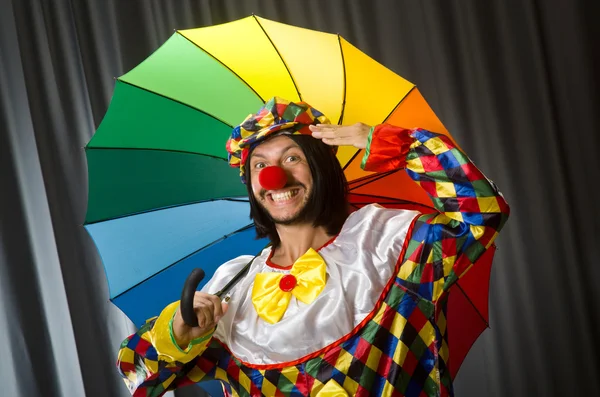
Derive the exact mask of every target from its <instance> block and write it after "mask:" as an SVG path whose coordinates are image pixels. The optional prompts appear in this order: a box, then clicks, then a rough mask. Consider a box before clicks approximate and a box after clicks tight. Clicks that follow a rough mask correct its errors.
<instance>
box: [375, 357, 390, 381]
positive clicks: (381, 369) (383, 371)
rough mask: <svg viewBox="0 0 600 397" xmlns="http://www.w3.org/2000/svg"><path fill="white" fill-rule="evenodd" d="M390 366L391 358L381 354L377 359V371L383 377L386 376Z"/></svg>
mask: <svg viewBox="0 0 600 397" xmlns="http://www.w3.org/2000/svg"><path fill="white" fill-rule="evenodd" d="M391 367H392V358H391V357H390V356H388V355H386V354H382V355H381V358H380V359H379V365H378V366H377V373H378V374H379V375H381V376H383V377H386V376H387V375H388V374H389V373H390V368H391Z"/></svg>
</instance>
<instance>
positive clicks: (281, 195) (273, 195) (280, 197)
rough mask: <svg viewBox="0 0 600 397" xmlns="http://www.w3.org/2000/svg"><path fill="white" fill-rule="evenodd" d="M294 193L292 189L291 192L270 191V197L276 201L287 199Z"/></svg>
mask: <svg viewBox="0 0 600 397" xmlns="http://www.w3.org/2000/svg"><path fill="white" fill-rule="evenodd" d="M295 195H296V191H293V192H292V191H288V192H284V193H271V198H272V199H273V201H275V202H278V201H285V200H289V199H291V198H292V197H293V196H295Z"/></svg>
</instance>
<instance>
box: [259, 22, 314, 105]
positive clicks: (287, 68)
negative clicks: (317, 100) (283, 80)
mask: <svg viewBox="0 0 600 397" xmlns="http://www.w3.org/2000/svg"><path fill="white" fill-rule="evenodd" d="M252 18H254V20H255V21H256V23H257V24H258V26H259V27H260V29H261V30H262V31H263V33H264V34H265V36H267V39H268V40H269V43H271V46H273V49H274V50H275V52H276V53H277V55H278V56H279V59H281V63H283V66H284V67H285V70H286V71H287V72H288V75H289V76H290V79H292V84H294V88H295V89H296V92H297V93H298V98H300V101H302V94H300V90H299V89H298V85H297V84H296V80H294V76H292V72H291V71H290V68H289V67H288V65H287V63H285V60H284V59H283V57H282V56H281V53H280V52H279V50H278V49H277V46H275V43H273V40H271V37H270V36H269V34H268V33H267V31H266V30H265V28H264V27H263V26H262V24H261V23H260V21H259V20H258V18H256V15H254V14H252Z"/></svg>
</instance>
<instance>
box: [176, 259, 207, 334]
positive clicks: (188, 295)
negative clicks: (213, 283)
mask: <svg viewBox="0 0 600 397" xmlns="http://www.w3.org/2000/svg"><path fill="white" fill-rule="evenodd" d="M203 278H204V270H202V269H200V268H196V269H194V270H192V272H191V273H190V275H189V276H188V278H187V279H186V280H185V284H183V290H182V291H181V301H180V302H179V307H180V309H181V317H183V322H184V323H186V324H187V325H189V326H190V327H197V326H198V318H197V317H196V312H195V311H194V295H195V293H196V288H198V285H199V284H200V281H202V279H203Z"/></svg>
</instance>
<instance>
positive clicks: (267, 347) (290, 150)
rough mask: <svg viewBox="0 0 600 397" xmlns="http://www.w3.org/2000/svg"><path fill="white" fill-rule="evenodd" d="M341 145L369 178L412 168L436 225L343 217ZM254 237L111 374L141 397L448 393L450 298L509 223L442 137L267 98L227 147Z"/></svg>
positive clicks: (134, 344)
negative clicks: (333, 117) (198, 391)
mask: <svg viewBox="0 0 600 397" xmlns="http://www.w3.org/2000/svg"><path fill="white" fill-rule="evenodd" d="M340 145H352V146H354V147H357V148H361V149H366V150H365V157H364V159H363V164H362V166H363V168H364V169H365V170H370V171H378V172H383V171H389V170H395V169H399V168H405V169H406V172H407V173H408V175H409V176H410V177H411V178H412V179H414V180H415V182H417V183H419V184H420V185H421V187H422V188H423V189H424V190H425V191H426V192H427V193H428V194H429V195H430V196H431V197H432V201H433V203H434V204H435V206H436V209H437V211H438V212H437V213H435V214H427V215H423V214H421V213H419V212H416V211H409V210H399V209H386V208H383V207H380V206H378V205H367V206H365V207H363V208H361V209H360V210H358V211H355V212H353V213H350V211H349V209H348V203H347V183H346V180H345V178H344V174H343V171H342V169H341V167H340V165H339V163H338V161H337V159H336V157H335V149H336V147H337V146H340ZM227 151H228V152H229V154H230V156H229V161H230V164H231V165H232V166H235V167H239V168H240V176H241V179H242V182H243V183H246V185H247V188H248V195H249V198H250V204H251V213H250V216H251V217H252V219H253V220H254V222H255V225H256V230H257V233H258V235H259V237H265V236H266V237H268V238H269V239H270V240H271V244H270V246H269V247H267V248H265V249H264V250H263V251H262V252H261V253H260V254H259V255H257V256H256V257H255V258H254V260H253V261H252V264H251V266H250V268H249V270H248V273H247V274H246V276H245V277H244V278H242V279H241V281H240V282H238V283H237V284H236V285H235V287H234V288H233V289H232V290H231V291H230V293H229V295H228V303H224V302H222V300H221V299H220V298H219V297H217V296H215V295H214V294H215V293H216V292H217V291H220V290H221V289H222V288H223V287H224V286H225V285H226V284H227V283H228V282H229V281H230V280H231V279H232V278H233V277H234V276H236V274H238V273H239V272H240V271H241V270H242V269H243V268H244V266H245V265H246V264H247V263H248V262H249V261H250V260H252V259H253V258H252V256H242V257H238V258H235V259H232V260H231V261H229V262H227V263H225V264H223V265H222V266H221V267H220V268H219V269H218V270H217V271H216V273H215V275H214V276H213V277H212V279H211V280H210V281H209V282H208V283H207V284H206V286H205V287H204V288H203V290H202V291H201V292H196V294H195V297H194V310H195V314H196V317H197V320H198V326H197V327H192V326H189V325H186V324H185V322H184V321H183V319H182V316H181V313H180V310H179V302H174V303H172V304H170V305H169V306H167V307H166V308H165V309H164V310H163V311H162V313H161V314H160V316H158V317H157V318H155V319H153V320H151V321H149V322H148V323H147V324H146V325H145V326H143V327H142V328H141V329H140V330H139V331H138V332H137V333H136V334H134V335H132V336H130V337H129V338H127V339H126V340H125V341H124V342H123V344H122V346H121V350H120V352H119V363H118V365H119V368H120V370H121V373H122V374H123V376H124V378H125V381H126V383H127V385H128V386H129V388H130V390H131V392H132V393H133V394H134V395H139V396H158V395H162V394H163V393H164V392H165V391H167V390H170V389H173V388H176V387H180V386H183V385H187V384H191V383H196V382H200V381H203V380H209V379H219V380H222V381H224V382H225V383H228V384H229V385H230V386H231V390H232V392H233V393H234V395H243V396H247V395H251V396H322V397H324V396H350V395H356V396H371V395H372V396H391V395H394V396H448V395H453V390H452V384H451V380H450V375H449V372H448V369H447V361H448V357H449V351H448V346H447V345H446V343H445V337H446V327H445V302H446V300H445V299H442V298H443V297H444V296H446V293H447V292H448V291H449V289H450V288H451V287H452V286H453V285H454V284H455V282H456V281H457V280H458V279H459V278H460V277H462V276H463V275H464V273H465V272H466V271H467V270H468V269H469V268H470V266H471V265H472V264H473V263H474V262H475V261H476V260H477V258H478V257H479V256H480V255H481V254H482V253H483V252H484V251H485V250H486V249H487V248H489V247H490V246H491V245H492V243H493V241H494V239H495V238H496V236H497V235H498V232H499V231H500V229H501V228H502V226H503V225H504V223H505V221H506V219H507V217H508V213H509V209H508V206H507V204H506V202H505V201H504V199H503V198H502V195H501V194H500V193H499V192H498V190H497V189H496V187H495V186H494V185H493V184H492V183H491V182H490V181H489V180H488V179H487V178H486V177H485V176H484V175H483V174H482V173H481V172H480V171H479V170H478V169H477V168H476V167H475V166H474V165H473V164H472V163H471V162H470V160H469V159H468V158H467V157H466V155H464V154H463V153H462V152H461V151H460V150H459V149H457V148H456V147H455V146H454V145H453V143H452V142H451V141H450V140H449V139H448V138H447V137H445V136H443V135H438V134H435V133H432V132H429V131H426V130H422V129H404V128H399V127H394V126H390V125H385V124H384V125H378V126H375V127H370V126H367V125H364V124H356V125H353V126H335V125H330V124H329V121H328V120H327V118H326V117H325V116H324V115H323V114H321V113H320V112H318V111H317V110H316V109H314V108H312V107H310V106H309V105H308V104H306V103H302V102H300V103H290V102H288V101H285V100H283V99H280V98H273V99H271V100H270V101H268V102H267V103H266V104H265V105H264V107H262V108H261V109H260V110H259V111H258V113H256V114H254V115H250V116H248V118H247V119H246V120H245V121H244V122H243V123H242V124H241V125H240V126H238V127H236V128H235V129H234V130H233V132H232V135H231V138H230V139H229V140H228V142H227Z"/></svg>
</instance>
